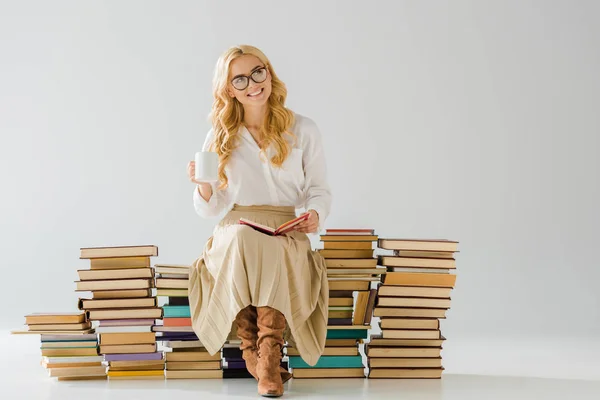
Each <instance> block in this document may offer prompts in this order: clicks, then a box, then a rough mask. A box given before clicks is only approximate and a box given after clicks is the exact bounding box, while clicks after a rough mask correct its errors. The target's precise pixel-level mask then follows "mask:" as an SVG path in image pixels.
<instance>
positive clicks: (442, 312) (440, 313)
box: [373, 307, 447, 318]
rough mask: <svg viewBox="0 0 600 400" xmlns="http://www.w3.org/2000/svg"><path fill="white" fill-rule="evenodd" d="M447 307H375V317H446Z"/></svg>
mask: <svg viewBox="0 0 600 400" xmlns="http://www.w3.org/2000/svg"><path fill="white" fill-rule="evenodd" d="M446 310H447V309H445V308H399V307H375V311H373V316H374V317H419V318H446Z"/></svg>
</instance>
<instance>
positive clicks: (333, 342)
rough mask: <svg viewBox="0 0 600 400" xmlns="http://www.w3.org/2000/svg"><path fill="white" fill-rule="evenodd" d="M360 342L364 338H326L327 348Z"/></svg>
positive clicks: (347, 345) (353, 344)
mask: <svg viewBox="0 0 600 400" xmlns="http://www.w3.org/2000/svg"><path fill="white" fill-rule="evenodd" d="M358 343H362V339H359V340H357V339H326V340H325V348H327V347H352V346H356V345H357V344H358Z"/></svg>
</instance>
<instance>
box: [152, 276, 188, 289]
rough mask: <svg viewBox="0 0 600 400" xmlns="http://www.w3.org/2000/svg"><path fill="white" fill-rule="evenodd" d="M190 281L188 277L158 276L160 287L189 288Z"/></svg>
mask: <svg viewBox="0 0 600 400" xmlns="http://www.w3.org/2000/svg"><path fill="white" fill-rule="evenodd" d="M189 282H190V281H189V280H187V279H165V278H156V287H157V288H158V289H187V288H188V285H189Z"/></svg>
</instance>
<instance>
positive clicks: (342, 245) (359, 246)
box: [323, 241, 373, 250]
mask: <svg viewBox="0 0 600 400" xmlns="http://www.w3.org/2000/svg"><path fill="white" fill-rule="evenodd" d="M323 248H324V249H326V250H329V249H331V250H371V249H373V242H348V241H346V242H332V241H326V242H323Z"/></svg>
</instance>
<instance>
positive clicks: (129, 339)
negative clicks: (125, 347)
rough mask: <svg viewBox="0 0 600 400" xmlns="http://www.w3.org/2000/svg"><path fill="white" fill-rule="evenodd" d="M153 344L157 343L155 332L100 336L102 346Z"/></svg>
mask: <svg viewBox="0 0 600 400" xmlns="http://www.w3.org/2000/svg"><path fill="white" fill-rule="evenodd" d="M153 343H156V333H154V332H124V333H101V334H100V345H113V344H115V345H116V344H153Z"/></svg>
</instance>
